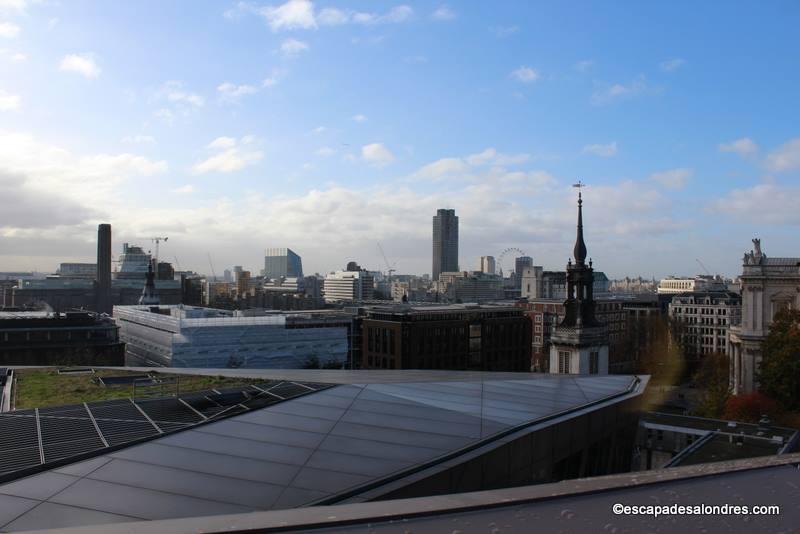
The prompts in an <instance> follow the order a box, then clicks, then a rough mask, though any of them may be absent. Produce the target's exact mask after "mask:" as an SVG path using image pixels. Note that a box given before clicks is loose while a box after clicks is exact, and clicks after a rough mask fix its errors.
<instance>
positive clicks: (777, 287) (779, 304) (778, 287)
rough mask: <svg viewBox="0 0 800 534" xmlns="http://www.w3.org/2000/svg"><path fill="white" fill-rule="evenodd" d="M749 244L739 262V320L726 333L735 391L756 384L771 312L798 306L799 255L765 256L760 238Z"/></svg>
mask: <svg viewBox="0 0 800 534" xmlns="http://www.w3.org/2000/svg"><path fill="white" fill-rule="evenodd" d="M753 246H754V248H753V250H751V251H750V252H749V253H746V254H745V255H744V258H743V262H742V263H743V264H742V276H741V287H742V315H741V323H740V324H738V325H735V326H733V327H731V329H730V335H729V344H730V355H731V365H730V384H731V388H732V389H733V392H734V394H737V395H738V394H741V393H750V392H752V391H754V390H755V389H757V387H758V382H757V375H758V371H759V365H760V364H761V357H762V344H763V342H764V340H765V339H766V338H767V335H768V334H769V327H770V325H771V324H772V319H773V318H774V317H775V314H776V313H778V312H779V311H781V310H782V309H785V308H789V309H795V310H796V309H800V258H768V257H767V255H766V254H764V253H763V252H762V251H761V240H760V239H753Z"/></svg>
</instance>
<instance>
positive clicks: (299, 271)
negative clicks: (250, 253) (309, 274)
mask: <svg viewBox="0 0 800 534" xmlns="http://www.w3.org/2000/svg"><path fill="white" fill-rule="evenodd" d="M302 277H303V260H302V258H301V257H300V256H298V255H297V254H296V253H295V252H293V251H292V250H291V249H289V248H268V249H267V251H266V254H265V256H264V278H269V279H271V280H272V279H275V278H302Z"/></svg>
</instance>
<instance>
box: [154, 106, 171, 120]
mask: <svg viewBox="0 0 800 534" xmlns="http://www.w3.org/2000/svg"><path fill="white" fill-rule="evenodd" d="M153 115H154V116H155V117H156V118H157V119H161V120H162V121H164V122H166V123H167V124H172V122H173V121H174V120H175V114H174V113H172V111H170V110H169V109H167V108H160V109H158V110H156V112H155V113H153Z"/></svg>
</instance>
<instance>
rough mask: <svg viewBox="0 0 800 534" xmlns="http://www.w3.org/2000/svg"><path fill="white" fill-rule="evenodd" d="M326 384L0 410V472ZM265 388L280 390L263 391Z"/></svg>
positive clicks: (189, 424)
mask: <svg viewBox="0 0 800 534" xmlns="http://www.w3.org/2000/svg"><path fill="white" fill-rule="evenodd" d="M326 387H330V386H328V385H325V384H314V385H313V387H311V386H307V387H304V386H302V385H300V384H298V383H293V382H280V381H270V382H266V383H264V384H260V385H259V386H258V387H254V386H251V385H243V386H239V387H227V388H222V389H217V390H205V391H195V392H192V393H188V394H186V395H182V396H180V397H179V398H176V397H166V398H159V399H153V398H147V399H139V400H137V401H136V402H133V401H132V400H131V399H114V400H108V401H99V402H91V403H87V404H70V405H64V406H52V407H47V408H40V409H38V410H16V411H13V412H8V413H3V414H0V476H3V475H5V476H6V477H12V478H13V473H14V472H15V471H20V470H23V469H27V468H31V467H36V466H39V465H41V464H42V463H45V464H47V463H50V462H54V461H58V460H63V459H66V458H70V457H73V456H78V455H84V456H85V455H86V454H91V453H92V452H94V451H97V452H98V454H99V453H101V452H102V451H103V450H105V449H106V447H114V446H119V445H124V444H126V443H130V442H133V441H138V440H142V439H148V438H153V437H157V436H160V435H163V434H167V433H171V432H178V431H181V430H184V429H187V428H190V427H193V426H195V425H197V424H200V423H203V422H204V421H208V420H217V419H220V418H224V417H229V416H231V415H235V414H239V413H242V412H246V411H248V410H252V409H257V408H263V407H264V406H269V405H270V404H275V403H278V402H281V400H282V399H285V398H290V397H293V396H296V395H299V394H304V393H308V392H309V391H312V390H313V389H322V388H326ZM268 388H271V389H275V390H276V391H277V392H278V393H276V394H275V395H270V394H267V393H265V392H264V390H266V389H268ZM276 395H278V396H276ZM37 412H38V415H37ZM37 421H38V427H37ZM40 437H41V446H42V448H41V449H40V446H39V443H40Z"/></svg>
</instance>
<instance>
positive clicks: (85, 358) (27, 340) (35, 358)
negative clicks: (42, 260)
mask: <svg viewBox="0 0 800 534" xmlns="http://www.w3.org/2000/svg"><path fill="white" fill-rule="evenodd" d="M124 356H125V345H124V343H121V342H120V340H119V328H118V327H117V325H116V324H114V322H113V321H112V320H111V319H109V318H108V317H102V316H98V315H97V314H94V313H88V312H67V313H49V312H30V311H15V312H5V311H0V365H4V366H5V365H124V363H125V358H124Z"/></svg>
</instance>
